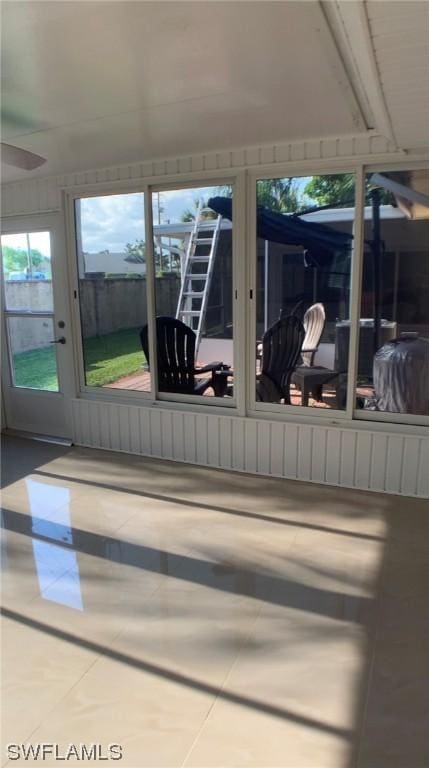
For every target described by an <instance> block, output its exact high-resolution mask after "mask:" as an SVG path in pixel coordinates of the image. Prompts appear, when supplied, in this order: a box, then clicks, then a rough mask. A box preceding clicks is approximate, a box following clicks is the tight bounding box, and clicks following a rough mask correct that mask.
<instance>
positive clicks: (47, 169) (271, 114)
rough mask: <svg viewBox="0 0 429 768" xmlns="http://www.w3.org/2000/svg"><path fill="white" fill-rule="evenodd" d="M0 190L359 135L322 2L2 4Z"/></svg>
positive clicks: (362, 125) (360, 123)
mask: <svg viewBox="0 0 429 768" xmlns="http://www.w3.org/2000/svg"><path fill="white" fill-rule="evenodd" d="M2 6H3V24H2V38H3V39H2V59H3V61H2V110H3V120H2V131H3V132H2V139H3V140H4V141H7V142H9V143H12V144H16V145H18V146H21V147H23V148H25V149H29V150H30V151H33V152H36V153H37V154H40V155H43V156H44V157H47V159H48V162H47V163H46V164H45V165H44V166H42V167H41V168H39V169H37V170H36V171H33V172H31V174H30V173H28V172H24V171H19V170H17V169H13V168H11V167H8V166H4V173H3V181H7V180H11V179H17V178H24V177H25V178H28V177H31V176H42V175H48V174H53V173H63V172H69V171H79V170H84V169H87V168H94V167H97V166H106V165H113V164H117V163H127V162H133V161H137V160H147V159H154V158H159V157H169V156H181V155H186V154H191V153H194V152H198V151H205V150H213V149H222V148H233V147H239V146H244V145H252V144H259V143H268V142H276V141H282V140H295V139H305V138H316V137H324V136H339V135H345V134H350V133H358V132H363V131H365V129H366V125H365V123H364V120H363V118H362V115H361V112H360V110H359V107H358V106H357V103H356V101H355V99H354V96H353V93H352V90H351V88H350V85H349V83H348V80H347V77H346V76H345V73H344V70H343V67H342V64H341V60H340V57H339V55H338V53H337V50H336V47H335V46H334V44H333V40H332V36H331V34H330V32H329V28H328V26H327V24H326V21H325V17H324V15H323V13H322V9H321V6H320V5H319V3H317V2H198V3H195V2H160V1H159V0H158V2H107V3H106V2H91V1H89V2H76V1H75V2H58V1H56V2H19V0H16V1H14V2H4V3H3V4H2Z"/></svg>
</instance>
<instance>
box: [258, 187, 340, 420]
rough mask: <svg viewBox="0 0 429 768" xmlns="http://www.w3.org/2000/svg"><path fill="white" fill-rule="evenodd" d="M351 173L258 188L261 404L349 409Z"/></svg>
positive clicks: (259, 399) (259, 400) (259, 378)
mask: <svg viewBox="0 0 429 768" xmlns="http://www.w3.org/2000/svg"><path fill="white" fill-rule="evenodd" d="M354 199H355V178H354V175H353V174H349V173H347V174H336V175H332V174H331V175H318V176H305V177H304V176H302V177H288V178H277V179H260V180H258V181H257V212H256V219H257V222H256V223H257V256H256V350H255V351H256V371H255V376H256V387H255V390H256V400H257V402H262V403H277V404H280V405H282V406H285V405H286V406H287V405H290V406H295V407H310V408H318V409H340V410H341V409H344V408H345V406H346V391H347V376H348V349H346V348H345V347H344V344H343V333H342V328H343V327H348V328H349V326H350V279H351V263H352V258H353V242H354V238H353V229H354V215H355V203H354Z"/></svg>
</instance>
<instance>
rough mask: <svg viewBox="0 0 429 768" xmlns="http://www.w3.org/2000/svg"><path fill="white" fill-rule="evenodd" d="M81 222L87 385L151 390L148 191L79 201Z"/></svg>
mask: <svg viewBox="0 0 429 768" xmlns="http://www.w3.org/2000/svg"><path fill="white" fill-rule="evenodd" d="M75 221H76V250H77V260H78V272H79V301H80V316H81V327H82V341H83V356H84V371H85V383H86V384H87V386H90V387H109V388H113V389H132V390H141V391H150V374H149V372H148V366H147V364H146V360H145V358H144V355H143V351H142V346H141V341H140V331H141V329H142V327H143V326H144V325H146V323H147V305H146V255H145V225H144V195H143V194H142V193H140V192H139V193H132V194H124V195H103V196H101V197H89V198H82V199H80V200H76V202H75Z"/></svg>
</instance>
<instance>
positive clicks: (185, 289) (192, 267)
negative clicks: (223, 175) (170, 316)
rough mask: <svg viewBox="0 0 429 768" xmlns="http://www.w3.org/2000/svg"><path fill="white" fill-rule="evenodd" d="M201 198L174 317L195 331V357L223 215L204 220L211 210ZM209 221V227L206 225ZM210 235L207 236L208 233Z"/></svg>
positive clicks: (202, 326) (202, 325)
mask: <svg viewBox="0 0 429 768" xmlns="http://www.w3.org/2000/svg"><path fill="white" fill-rule="evenodd" d="M210 210H211V209H210V208H204V206H203V203H202V201H200V203H199V205H198V209H197V213H196V216H195V221H194V227H193V230H192V234H191V237H190V239H189V243H188V248H187V251H186V259H185V267H184V270H183V278H182V283H181V288H180V294H179V300H178V302H177V311H176V318H177V319H178V320H181V321H182V322H183V323H185V324H186V325H188V326H189V328H192V330H193V331H194V332H195V335H196V340H195V359H196V358H197V353H198V349H199V346H200V340H201V334H202V331H203V328H204V320H205V314H206V310H207V304H208V300H209V293H210V285H211V281H212V276H213V266H214V262H215V257H216V249H217V245H218V242H219V233H220V226H221V221H222V216H218V217H217V218H216V219H205V218H204V213H206V211H210ZM208 223H209V226H208V225H207V224H208ZM208 232H209V233H210V236H209V237H208V236H207V233H208Z"/></svg>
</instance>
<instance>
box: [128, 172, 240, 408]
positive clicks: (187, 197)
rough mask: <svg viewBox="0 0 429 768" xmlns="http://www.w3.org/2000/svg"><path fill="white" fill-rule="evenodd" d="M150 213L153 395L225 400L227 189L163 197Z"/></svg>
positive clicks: (229, 314) (228, 373) (228, 376)
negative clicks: (155, 389)
mask: <svg viewBox="0 0 429 768" xmlns="http://www.w3.org/2000/svg"><path fill="white" fill-rule="evenodd" d="M152 205H153V221H154V259H155V275H156V278H155V297H156V314H157V346H158V388H159V390H160V391H161V392H171V393H180V394H197V395H211V396H213V395H216V396H218V397H230V396H231V395H232V394H233V370H232V367H233V309H232V226H233V225H232V187H230V186H224V187H201V188H186V189H177V190H169V191H163V192H160V193H155V194H153V196H152ZM142 341H143V345H145V343H146V344H147V340H146V339H145V338H144V337H143V339H142Z"/></svg>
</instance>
